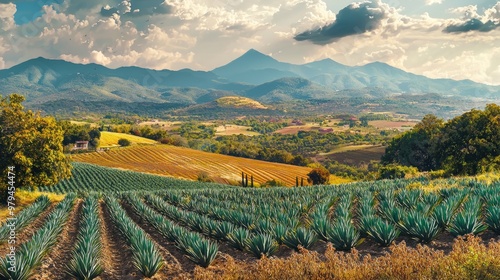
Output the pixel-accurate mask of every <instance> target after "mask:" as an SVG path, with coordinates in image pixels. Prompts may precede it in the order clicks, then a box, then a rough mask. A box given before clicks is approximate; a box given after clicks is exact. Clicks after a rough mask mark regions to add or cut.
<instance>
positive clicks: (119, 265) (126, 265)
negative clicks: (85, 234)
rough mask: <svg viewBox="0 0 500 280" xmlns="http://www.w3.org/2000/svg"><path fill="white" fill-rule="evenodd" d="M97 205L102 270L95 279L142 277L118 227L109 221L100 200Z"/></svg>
mask: <svg viewBox="0 0 500 280" xmlns="http://www.w3.org/2000/svg"><path fill="white" fill-rule="evenodd" d="M99 206H100V207H99V216H100V220H101V242H102V260H103V266H104V272H103V273H102V274H101V276H99V277H97V278H96V279H106V280H108V279H110V280H137V279H142V277H141V273H140V272H139V270H137V268H135V267H134V264H133V263H132V251H131V250H130V248H129V247H128V246H127V244H126V243H125V240H124V238H123V237H122V236H121V234H120V231H119V230H118V228H117V227H116V226H115V225H114V224H113V222H112V221H111V217H110V215H109V212H108V209H107V208H106V207H105V205H104V202H101V203H100V205H99Z"/></svg>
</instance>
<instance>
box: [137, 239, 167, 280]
mask: <svg viewBox="0 0 500 280" xmlns="http://www.w3.org/2000/svg"><path fill="white" fill-rule="evenodd" d="M131 247H132V253H133V262H134V265H135V267H137V269H139V271H140V272H141V273H142V275H144V276H146V277H152V276H153V275H155V274H156V272H158V270H160V268H162V267H163V265H164V261H163V257H162V256H161V254H160V252H159V251H158V248H156V245H155V244H154V243H153V242H152V241H151V240H150V239H149V238H147V237H146V235H144V234H140V235H138V234H137V235H134V236H133V237H132V240H131Z"/></svg>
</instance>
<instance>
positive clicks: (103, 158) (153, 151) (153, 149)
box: [72, 145, 346, 186]
mask: <svg viewBox="0 0 500 280" xmlns="http://www.w3.org/2000/svg"><path fill="white" fill-rule="evenodd" d="M72 160H74V161H77V162H87V163H92V164H98V165H102V166H107V167H115V168H123V169H128V170H133V171H139V172H147V173H153V174H160V175H167V176H173V177H177V178H186V179H191V180H196V179H197V177H198V175H199V174H200V173H201V172H206V173H207V174H209V176H210V177H211V178H213V179H214V180H215V181H216V182H219V183H225V184H233V185H237V184H239V183H238V182H241V172H245V173H246V174H248V176H249V177H250V176H253V178H254V181H255V182H257V183H264V182H266V181H269V180H273V179H274V180H279V181H282V182H285V183H286V184H287V185H288V186H294V185H295V179H296V177H297V176H298V177H299V178H304V181H306V179H307V173H309V172H310V170H311V169H310V168H307V167H300V166H294V165H287V164H280V163H270V162H265V161H259V160H252V159H246V158H239V157H231V156H226V155H220V154H213V153H207V152H202V151H197V150H192V149H187V148H182V147H175V146H170V145H155V146H136V147H126V148H120V149H115V150H110V151H106V152H97V153H87V154H78V155H74V156H72ZM342 182H346V180H343V179H341V178H338V179H336V180H334V181H333V182H331V183H342Z"/></svg>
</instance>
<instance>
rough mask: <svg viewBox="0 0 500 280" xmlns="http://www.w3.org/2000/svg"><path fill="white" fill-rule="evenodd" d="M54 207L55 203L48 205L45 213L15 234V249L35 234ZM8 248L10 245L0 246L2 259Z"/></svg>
mask: <svg viewBox="0 0 500 280" xmlns="http://www.w3.org/2000/svg"><path fill="white" fill-rule="evenodd" d="M55 206H56V204H55V203H52V204H51V205H49V207H47V209H45V211H43V212H42V213H41V214H40V215H39V216H38V217H36V218H35V220H34V221H32V222H31V223H29V224H28V225H27V226H26V227H25V228H23V229H21V230H20V231H19V232H17V233H16V248H18V249H19V248H21V244H23V243H25V242H26V241H28V240H30V239H31V237H32V236H33V234H35V232H36V231H37V230H38V229H40V228H41V227H42V226H43V224H45V221H46V220H47V216H48V215H49V214H50V213H51V212H52V210H53V209H54V207H55ZM9 246H10V245H9V244H8V243H7V242H5V243H3V244H1V245H0V256H2V257H3V256H5V255H6V254H8V253H9Z"/></svg>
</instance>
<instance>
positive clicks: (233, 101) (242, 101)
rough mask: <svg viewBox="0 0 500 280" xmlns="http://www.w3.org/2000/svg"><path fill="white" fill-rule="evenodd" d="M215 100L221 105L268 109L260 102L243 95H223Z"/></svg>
mask: <svg viewBox="0 0 500 280" xmlns="http://www.w3.org/2000/svg"><path fill="white" fill-rule="evenodd" d="M215 102H216V103H217V104H218V105H219V106H221V107H229V108H251V109H267V107H266V106H264V105H262V104H261V103H260V102H257V101H255V100H252V99H250V98H246V97H241V96H226V97H221V98H219V99H217V100H215Z"/></svg>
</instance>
